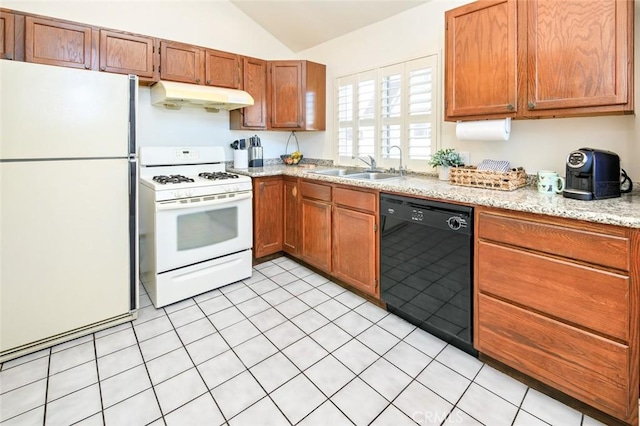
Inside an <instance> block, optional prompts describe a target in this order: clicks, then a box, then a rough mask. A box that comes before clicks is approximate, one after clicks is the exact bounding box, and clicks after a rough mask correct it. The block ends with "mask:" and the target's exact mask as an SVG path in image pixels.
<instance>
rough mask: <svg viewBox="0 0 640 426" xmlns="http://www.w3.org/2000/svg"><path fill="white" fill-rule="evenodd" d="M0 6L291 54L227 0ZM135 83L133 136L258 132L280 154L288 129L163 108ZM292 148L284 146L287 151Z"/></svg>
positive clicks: (261, 53)
mask: <svg viewBox="0 0 640 426" xmlns="http://www.w3.org/2000/svg"><path fill="white" fill-rule="evenodd" d="M1 6H2V7H4V8H8V9H14V10H19V11H23V12H30V13H36V14H40V15H45V16H51V17H54V18H60V19H67V20H71V21H76V22H82V23H86V24H91V25H97V26H102V27H107V28H113V29H117V30H123V31H130V32H134V33H138V34H144V35H149V36H153V37H159V38H165V39H168V40H175V41H180V42H184V43H191V44H196V45H200V46H205V47H211V48H214V49H219V50H224V51H228V52H234V53H239V54H242V55H247V56H253V57H257V58H262V59H292V58H294V55H293V53H292V52H291V51H290V50H289V49H288V48H287V47H286V46H284V45H283V44H282V43H280V42H279V41H278V40H277V39H275V38H274V37H273V36H271V34H269V33H268V32H267V31H265V30H264V29H263V28H262V27H261V26H259V25H258V24H256V23H255V22H254V21H253V20H251V19H250V18H248V17H247V16H246V15H245V14H244V13H242V12H241V11H240V10H239V9H238V8H236V7H235V6H233V5H232V4H231V3H229V2H228V1H226V0H216V1H177V0H176V1H102V0H83V1H22V0H19V1H12V0H2V2H1ZM149 97H150V94H149V88H148V87H140V93H139V104H138V114H139V117H138V141H139V144H140V145H142V146H144V145H165V146H167V145H188V144H189V145H197V146H201V145H221V146H224V147H225V150H226V151H225V152H226V156H227V160H232V159H233V155H232V151H231V148H230V147H229V144H230V143H231V142H232V141H233V140H235V139H238V138H241V137H248V136H252V135H254V134H256V133H257V134H258V135H259V136H260V138H261V140H262V143H263V146H264V155H265V158H276V157H278V156H279V155H280V154H284V150H285V143H286V141H287V138H288V136H289V133H288V132H250V131H231V130H229V112H227V111H221V112H219V113H217V114H213V113H207V112H205V111H204V110H199V109H183V110H180V111H168V110H165V109H162V108H158V107H152V106H151V104H150V101H149ZM293 150H294V149H291V148H289V151H290V152H291V151H293Z"/></svg>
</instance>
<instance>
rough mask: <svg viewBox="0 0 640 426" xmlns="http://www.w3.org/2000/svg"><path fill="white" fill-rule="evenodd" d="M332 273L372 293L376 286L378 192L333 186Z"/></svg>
mask: <svg viewBox="0 0 640 426" xmlns="http://www.w3.org/2000/svg"><path fill="white" fill-rule="evenodd" d="M334 205H335V208H334V211H333V235H332V237H333V253H332V259H333V272H332V274H333V275H334V276H335V277H336V278H338V279H340V280H342V281H344V282H346V283H347V284H351V285H352V286H354V287H356V288H357V289H358V290H362V291H363V292H365V293H368V294H370V295H373V296H375V297H379V296H380V292H379V288H378V287H379V286H378V278H377V271H378V250H379V248H378V246H379V244H378V238H377V231H378V220H377V217H378V214H377V212H378V196H377V194H375V193H372V192H364V191H359V190H353V189H349V188H342V187H337V188H335V189H334Z"/></svg>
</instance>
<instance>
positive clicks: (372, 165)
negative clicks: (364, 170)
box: [358, 155, 376, 172]
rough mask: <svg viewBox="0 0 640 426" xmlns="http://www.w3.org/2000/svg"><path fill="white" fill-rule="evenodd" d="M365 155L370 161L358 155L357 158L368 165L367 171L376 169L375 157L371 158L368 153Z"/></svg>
mask: <svg viewBox="0 0 640 426" xmlns="http://www.w3.org/2000/svg"><path fill="white" fill-rule="evenodd" d="M367 157H369V159H370V160H371V162H368V161H367V160H365V159H364V158H362V157H358V159H359V160H361V161H362V162H363V163H364V164H366V165H367V166H369V171H372V172H373V171H375V170H376V160H375V158H373V157H372V156H370V155H367Z"/></svg>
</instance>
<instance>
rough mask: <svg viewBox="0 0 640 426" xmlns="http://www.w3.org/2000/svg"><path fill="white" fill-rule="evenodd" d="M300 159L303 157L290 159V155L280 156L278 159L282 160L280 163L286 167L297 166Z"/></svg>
mask: <svg viewBox="0 0 640 426" xmlns="http://www.w3.org/2000/svg"><path fill="white" fill-rule="evenodd" d="M302 157H304V156H303V155H301V156H300V157H297V158H293V157H291V154H284V155H281V156H280V158H282V162H283V163H284V164H285V165H287V166H295V165H297V164H298V163H299V162H300V161H301V160H302Z"/></svg>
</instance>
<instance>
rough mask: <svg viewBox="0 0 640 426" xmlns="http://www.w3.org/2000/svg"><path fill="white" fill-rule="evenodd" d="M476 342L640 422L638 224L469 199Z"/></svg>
mask: <svg viewBox="0 0 640 426" xmlns="http://www.w3.org/2000/svg"><path fill="white" fill-rule="evenodd" d="M476 235H477V239H476V247H475V249H476V258H475V274H476V277H475V282H476V289H475V296H474V297H475V300H474V304H475V307H476V310H475V330H476V333H475V341H474V343H475V347H476V349H477V350H478V351H479V352H480V353H481V354H483V355H486V356H488V357H490V358H493V359H495V360H497V361H500V362H501V363H503V364H505V365H507V366H509V367H512V368H514V369H516V370H518V371H520V372H522V373H524V374H526V375H528V376H530V377H532V378H534V379H536V380H539V381H540V382H542V383H544V384H546V385H549V386H551V387H553V388H555V389H557V390H560V391H562V392H564V393H566V394H567V395H569V396H571V397H573V398H575V399H578V400H580V401H582V402H584V403H586V404H588V405H591V406H592V407H595V408H597V409H598V410H600V411H602V412H604V413H606V414H608V415H610V416H613V417H615V418H617V419H620V420H622V421H623V422H625V423H629V424H634V425H637V424H638V389H639V380H638V367H639V356H640V351H639V348H638V344H639V333H640V329H639V324H638V314H639V311H638V302H639V297H640V293H639V292H638V285H639V283H638V276H639V274H640V269H639V268H640V266H639V265H638V261H637V259H638V258H639V256H640V233H639V232H638V231H637V230H632V229H628V228H619V227H615V226H609V225H599V224H594V223H587V222H579V221H575V220H573V221H572V220H565V219H559V218H550V217H547V216H540V215H533V214H526V213H516V212H511V211H504V210H497V209H488V208H476Z"/></svg>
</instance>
